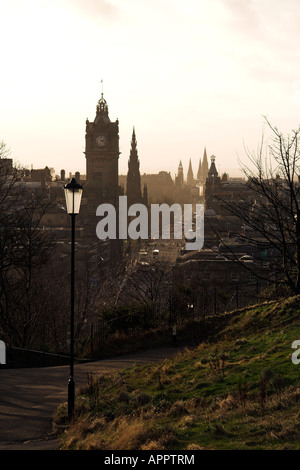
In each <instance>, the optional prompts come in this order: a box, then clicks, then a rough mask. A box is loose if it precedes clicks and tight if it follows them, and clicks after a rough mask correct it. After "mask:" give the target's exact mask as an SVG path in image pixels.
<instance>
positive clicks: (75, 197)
mask: <svg viewBox="0 0 300 470" xmlns="http://www.w3.org/2000/svg"><path fill="white" fill-rule="evenodd" d="M64 191H65V198H66V206H67V213H68V214H69V215H70V216H71V221H72V235H71V329H70V378H69V382H68V415H69V419H71V418H72V416H73V412H74V403H75V382H74V272H75V269H74V268H75V216H76V215H77V214H79V209H80V203H81V196H82V186H80V184H78V183H76V180H75V178H72V180H71V181H70V183H68V184H66V185H65V186H64Z"/></svg>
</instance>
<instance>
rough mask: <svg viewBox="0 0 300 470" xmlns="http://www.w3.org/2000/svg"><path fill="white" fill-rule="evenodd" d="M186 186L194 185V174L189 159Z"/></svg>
mask: <svg viewBox="0 0 300 470" xmlns="http://www.w3.org/2000/svg"><path fill="white" fill-rule="evenodd" d="M187 184H189V185H193V184H194V174H193V169H192V160H191V158H190V163H189V169H188V172H187Z"/></svg>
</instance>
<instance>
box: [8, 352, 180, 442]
mask: <svg viewBox="0 0 300 470" xmlns="http://www.w3.org/2000/svg"><path fill="white" fill-rule="evenodd" d="M178 350H179V348H178V349H177V348H172V347H168V348H159V349H152V350H148V351H142V352H138V353H133V354H126V355H123V356H117V357H113V358H110V359H103V360H100V361H95V362H88V363H84V364H78V365H75V367H74V380H75V387H76V390H77V391H78V390H79V388H80V387H82V386H84V385H86V384H87V378H88V374H89V375H90V374H93V375H95V376H96V375H100V374H112V373H114V372H116V371H117V370H120V369H124V368H127V367H132V366H133V365H134V364H147V363H151V362H154V361H159V360H162V359H165V358H167V357H170V356H172V355H174V354H176V353H177V352H178ZM68 380H69V367H68V366H59V367H45V368H34V369H33V368H30V369H0V450H56V449H57V445H58V443H57V440H55V438H53V435H52V419H53V415H54V413H55V410H56V408H57V406H58V405H59V404H61V403H64V402H66V401H67V388H68Z"/></svg>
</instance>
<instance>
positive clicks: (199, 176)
mask: <svg viewBox="0 0 300 470" xmlns="http://www.w3.org/2000/svg"><path fill="white" fill-rule="evenodd" d="M197 180H198V181H202V165H201V158H200V160H199V166H198V173H197Z"/></svg>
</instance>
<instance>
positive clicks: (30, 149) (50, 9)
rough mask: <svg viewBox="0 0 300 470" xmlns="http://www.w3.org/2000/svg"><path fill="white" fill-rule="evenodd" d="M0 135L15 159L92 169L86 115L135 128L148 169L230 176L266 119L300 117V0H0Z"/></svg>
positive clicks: (283, 124)
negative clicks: (207, 167) (103, 112)
mask: <svg viewBox="0 0 300 470" xmlns="http://www.w3.org/2000/svg"><path fill="white" fill-rule="evenodd" d="M0 19H1V28H0V44H1V46H0V50H1V73H0V84H1V86H0V140H3V141H5V142H6V144H7V145H8V147H9V148H10V149H11V156H12V158H13V159H14V160H15V161H18V162H20V163H22V164H25V165H27V166H28V167H29V168H30V166H31V164H33V167H34V168H44V167H45V166H46V165H48V166H49V167H53V168H55V171H56V173H57V174H59V172H60V170H61V169H62V168H63V169H65V170H66V172H67V173H68V172H69V171H73V172H75V171H80V172H81V173H85V156H84V154H83V152H84V146H85V120H86V118H88V119H89V120H90V121H93V120H94V117H95V112H96V104H97V102H98V100H99V98H100V96H101V80H102V79H103V88H104V97H105V99H106V100H107V103H108V106H109V115H110V119H111V120H112V121H115V120H116V119H117V118H118V119H119V127H120V151H121V152H122V153H121V155H120V160H119V173H120V174H125V173H127V164H128V163H127V162H128V156H129V151H130V142H131V135H132V129H133V126H135V130H136V136H137V143H138V153H139V158H140V170H141V173H144V172H147V173H156V172H158V171H159V170H166V171H170V172H171V174H172V176H173V177H174V175H175V173H176V172H177V167H178V163H179V160H182V163H183V166H184V171H185V174H186V172H187V169H188V163H189V159H190V158H191V159H192V165H193V170H194V174H195V173H196V172H197V168H198V163H199V158H201V157H202V156H203V152H204V148H205V147H206V149H207V155H208V157H210V156H211V155H215V156H216V165H217V169H218V170H219V171H220V172H221V173H222V172H224V171H229V173H230V174H231V175H232V176H235V174H234V171H233V169H234V168H235V167H238V162H237V159H238V157H239V158H240V159H241V160H245V158H246V157H245V150H244V145H246V146H247V147H249V148H250V149H256V148H257V146H258V144H259V142H260V139H261V135H262V130H263V122H264V120H263V116H264V115H266V116H268V118H269V120H270V121H271V122H272V123H273V124H274V125H276V126H277V127H278V128H279V129H281V130H282V131H283V132H285V133H288V132H290V131H291V130H293V129H295V128H297V127H298V126H299V124H300V48H299V45H300V4H299V0H284V1H283V0H112V1H111V0H0Z"/></svg>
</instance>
